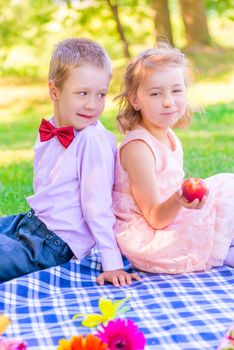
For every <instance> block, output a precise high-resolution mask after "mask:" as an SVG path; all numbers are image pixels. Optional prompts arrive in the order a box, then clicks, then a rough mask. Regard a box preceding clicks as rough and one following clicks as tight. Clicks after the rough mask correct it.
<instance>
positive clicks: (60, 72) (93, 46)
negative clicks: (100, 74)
mask: <svg viewBox="0 0 234 350" xmlns="http://www.w3.org/2000/svg"><path fill="white" fill-rule="evenodd" d="M86 64H90V65H94V66H96V67H100V68H104V69H105V70H106V71H107V73H108V74H109V75H110V77H111V76H112V66H111V60H110V57H109V56H108V54H107V52H106V50H105V49H104V48H103V47H102V46H100V45H99V44H98V43H96V42H95V41H92V40H89V39H83V38H70V39H66V40H64V41H61V42H59V43H58V44H57V45H56V46H55V49H54V51H53V53H52V57H51V60H50V69H49V80H53V81H54V84H55V85H56V86H57V87H58V88H62V86H63V84H64V82H65V81H66V80H67V78H68V76H69V73H70V71H71V69H73V68H76V67H80V66H83V65H86ZM94 79H95V77H94Z"/></svg>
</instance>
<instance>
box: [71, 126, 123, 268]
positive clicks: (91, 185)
mask: <svg viewBox="0 0 234 350" xmlns="http://www.w3.org/2000/svg"><path fill="white" fill-rule="evenodd" d="M80 146H81V147H80V149H79V151H78V152H79V154H80V156H81V159H80V164H79V167H80V169H79V176H80V191H81V197H80V198H81V207H82V211H83V216H84V220H85V222H86V224H87V226H88V227H89V230H90V232H91V234H92V236H93V238H94V240H95V242H96V245H97V248H98V250H99V253H100V256H101V262H102V268H103V270H104V271H107V270H115V269H121V268H122V267H123V261H122V256H121V253H120V251H119V247H118V245H117V242H116V239H115V235H114V231H113V226H114V223H115V217H114V214H113V210H112V187H113V181H114V163H115V159H114V151H113V147H112V145H111V143H110V140H109V139H108V137H107V135H106V134H105V133H104V132H103V133H93V134H91V135H89V137H88V138H86V140H85V142H84V143H83V144H82V145H80Z"/></svg>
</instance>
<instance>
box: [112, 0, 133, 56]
mask: <svg viewBox="0 0 234 350" xmlns="http://www.w3.org/2000/svg"><path fill="white" fill-rule="evenodd" d="M106 1H107V3H108V5H109V6H110V9H111V11H112V13H113V15H114V18H115V21H116V25H117V31H118V33H119V36H120V40H121V42H122V45H123V49H124V55H125V57H126V58H130V52H129V45H128V42H127V39H126V38H125V34H124V29H123V26H122V24H121V22H120V18H119V10H118V5H117V3H116V4H112V3H111V0H106Z"/></svg>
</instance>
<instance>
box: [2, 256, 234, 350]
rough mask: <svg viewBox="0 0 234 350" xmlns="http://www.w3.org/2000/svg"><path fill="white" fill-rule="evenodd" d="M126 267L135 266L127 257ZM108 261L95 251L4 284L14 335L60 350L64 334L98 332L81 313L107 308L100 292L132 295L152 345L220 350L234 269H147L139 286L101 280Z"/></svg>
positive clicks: (232, 317)
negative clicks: (169, 271) (183, 271)
mask: <svg viewBox="0 0 234 350" xmlns="http://www.w3.org/2000/svg"><path fill="white" fill-rule="evenodd" d="M125 266H126V269H130V266H129V265H128V263H127V262H125ZM99 273H100V262H99V258H98V256H97V255H93V256H92V257H89V258H88V259H86V260H83V261H82V262H81V263H79V262H77V261H76V260H72V261H71V262H69V263H66V264H64V265H61V266H58V267H55V268H50V269H48V270H44V271H40V272H36V273H33V274H30V275H27V276H24V277H20V278H17V279H15V280H12V281H10V282H7V283H4V284H1V285H0V312H3V313H4V314H6V315H8V316H9V317H10V318H11V320H12V323H11V325H10V326H9V327H8V329H7V332H6V335H7V336H8V337H9V338H18V339H24V340H25V341H26V342H27V343H28V346H29V349H42V350H52V349H53V350H54V349H56V346H57V344H58V342H59V339H60V338H67V339H69V338H70V337H71V336H72V335H77V334H87V333H90V332H92V333H95V332H94V330H90V329H88V328H85V327H83V326H82V325H81V320H82V319H80V318H77V319H74V320H73V319H72V317H73V316H74V315H75V314H77V313H85V314H88V313H99V312H100V311H99V308H98V300H99V298H100V297H102V298H107V299H112V300H118V299H122V298H124V297H126V296H128V297H130V300H129V301H128V302H127V305H128V306H130V308H131V310H130V311H129V312H127V313H125V314H124V315H123V317H125V318H128V319H132V320H133V321H134V322H135V323H136V324H137V326H138V328H139V329H140V330H141V331H142V332H144V334H145V337H146V339H147V346H146V349H147V350H168V349H170V350H196V349H199V350H200V349H202V350H212V349H216V348H217V345H218V343H219V341H220V339H221V338H222V336H223V335H224V333H225V331H226V330H227V329H228V328H229V326H230V324H231V323H232V322H233V321H234V269H231V268H228V267H220V268H215V269H213V270H211V271H209V272H201V273H191V274H184V275H162V274H145V273H141V274H140V275H141V276H142V280H141V281H139V282H134V283H133V284H132V285H131V286H128V287H122V288H115V287H113V286H112V285H109V284H108V285H105V286H103V287H99V286H97V284H96V283H95V279H96V276H97V275H98V274H99Z"/></svg>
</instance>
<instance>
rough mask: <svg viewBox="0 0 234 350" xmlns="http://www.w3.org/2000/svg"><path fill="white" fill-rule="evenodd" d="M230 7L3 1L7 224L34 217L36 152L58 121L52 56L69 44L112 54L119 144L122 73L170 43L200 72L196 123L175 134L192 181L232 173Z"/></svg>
mask: <svg viewBox="0 0 234 350" xmlns="http://www.w3.org/2000/svg"><path fill="white" fill-rule="evenodd" d="M233 9H234V4H233V0H204V1H202V0H180V1H179V0H178V1H176V0H168V1H165V0H164V1H162V0H74V1H72V0H71V1H63V0H1V1H0V216H2V215H8V214H11V213H18V212H21V211H25V210H27V205H26V203H25V199H24V198H25V197H26V196H27V195H29V194H31V193H32V177H33V170H32V169H33V168H32V164H33V144H34V142H35V139H36V136H37V130H38V126H39V123H40V120H41V118H42V117H45V118H48V117H50V116H51V114H52V105H51V104H50V101H49V96H48V91H47V71H48V65H49V57H50V54H51V51H52V49H53V46H54V45H55V44H56V42H57V41H59V40H62V39H65V38H67V37H74V36H81V37H88V38H90V39H94V40H96V41H98V42H99V43H100V44H101V45H103V46H104V47H105V48H106V50H107V51H108V53H109V54H110V56H111V59H112V61H113V67H114V78H113V81H112V84H111V89H110V93H109V96H108V99H107V106H106V110H105V113H104V115H103V117H102V121H103V123H104V124H105V126H106V127H107V128H109V129H110V130H112V131H113V132H114V133H115V135H116V136H117V139H118V141H120V140H121V137H122V136H121V135H120V134H119V133H118V131H117V128H116V125H115V116H116V113H117V110H118V106H117V105H116V103H114V102H113V97H114V96H115V95H116V94H117V93H118V92H119V90H120V87H121V81H122V76H123V72H124V67H125V66H126V64H127V62H128V61H129V59H130V58H131V57H133V56H134V55H135V54H137V53H138V52H140V51H141V50H142V49H145V48H149V47H152V46H153V45H154V44H155V42H156V40H160V39H162V38H163V39H164V40H165V38H168V40H170V41H171V42H172V43H173V44H174V45H175V46H177V47H179V48H180V49H181V50H182V51H183V52H184V53H185V54H186V55H187V56H188V58H189V60H190V62H191V64H192V65H193V67H195V68H194V69H193V82H192V84H191V87H190V91H189V98H190V102H191V104H192V106H193V109H194V111H195V114H194V122H193V124H192V125H191V126H190V127H189V128H187V129H184V130H180V131H179V132H178V133H179V136H180V137H181V140H182V142H183V145H184V155H185V169H186V176H199V177H207V176H211V175H212V174H215V173H218V172H234V161H233V154H234V122H233V119H234V97H233V96H234V12H233ZM68 171H69V169H68Z"/></svg>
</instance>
